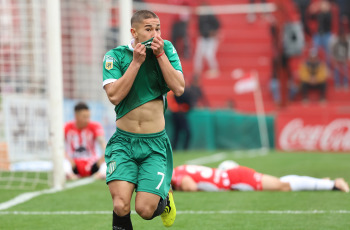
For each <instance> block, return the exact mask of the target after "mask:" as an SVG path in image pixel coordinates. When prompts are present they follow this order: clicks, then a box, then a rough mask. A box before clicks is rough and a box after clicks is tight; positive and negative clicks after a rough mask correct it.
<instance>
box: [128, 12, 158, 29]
mask: <svg viewBox="0 0 350 230" xmlns="http://www.w3.org/2000/svg"><path fill="white" fill-rule="evenodd" d="M148 18H158V16H157V15H156V14H155V13H153V12H152V11H149V10H139V11H136V12H135V13H134V15H133V16H132V17H131V26H132V25H133V24H134V23H140V22H142V21H143V20H145V19H148Z"/></svg>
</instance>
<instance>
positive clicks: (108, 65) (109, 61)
mask: <svg viewBox="0 0 350 230" xmlns="http://www.w3.org/2000/svg"><path fill="white" fill-rule="evenodd" d="M105 68H106V69H108V70H110V69H113V59H107V60H106V65H105Z"/></svg>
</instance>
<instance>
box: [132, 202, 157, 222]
mask: <svg viewBox="0 0 350 230" xmlns="http://www.w3.org/2000/svg"><path fill="white" fill-rule="evenodd" d="M156 208H157V207H155V206H152V205H143V206H141V205H135V211H136V212H137V214H139V215H140V216H141V217H142V218H143V219H145V220H150V219H152V217H153V213H154V211H155V210H156Z"/></svg>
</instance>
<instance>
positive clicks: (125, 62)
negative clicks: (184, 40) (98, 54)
mask: <svg viewBox="0 0 350 230" xmlns="http://www.w3.org/2000/svg"><path fill="white" fill-rule="evenodd" d="M133 51H134V49H133V47H132V45H131V44H129V45H125V46H118V47H117V48H114V49H112V50H110V51H108V52H107V53H106V55H105V56H104V59H103V86H105V85H107V84H109V83H112V82H114V81H117V80H118V79H119V78H121V77H122V76H123V75H124V74H125V72H126V70H127V69H128V67H129V65H130V63H131V61H132V59H133ZM164 51H165V54H166V56H167V57H168V59H169V61H170V63H171V65H172V66H173V67H174V69H175V70H178V71H180V72H181V73H182V67H181V62H180V59H179V56H178V55H177V52H176V50H175V48H174V46H173V44H171V42H170V41H167V40H164ZM169 90H170V89H169V88H168V86H167V84H166V82H165V80H164V77H163V74H162V71H161V69H160V66H159V64H158V61H157V58H156V57H155V55H154V54H153V51H152V49H149V48H147V49H146V59H145V61H144V62H143V63H142V65H141V67H140V69H139V71H138V73H137V75H136V78H135V81H134V83H133V85H132V87H131V89H130V91H129V93H128V95H127V96H126V97H125V98H124V99H123V100H122V101H121V102H120V103H119V104H118V105H116V106H115V109H114V110H115V112H116V115H117V119H119V118H121V117H123V116H124V115H125V114H127V113H128V112H130V111H131V110H133V109H135V108H137V107H138V106H140V105H143V104H145V103H147V102H149V101H151V100H154V99H156V98H159V97H163V100H164V105H166V94H167V92H169Z"/></svg>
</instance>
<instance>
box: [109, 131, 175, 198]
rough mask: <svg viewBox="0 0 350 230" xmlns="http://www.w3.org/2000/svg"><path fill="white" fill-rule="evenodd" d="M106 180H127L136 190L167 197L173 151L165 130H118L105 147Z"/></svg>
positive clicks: (171, 171) (171, 172)
mask: <svg viewBox="0 0 350 230" xmlns="http://www.w3.org/2000/svg"><path fill="white" fill-rule="evenodd" d="M105 160H106V163H107V173H106V183H107V184H108V182H110V181H113V180H122V181H128V182H131V183H133V184H135V185H136V191H137V192H139V191H142V192H149V193H153V194H156V195H159V196H160V197H162V198H163V199H165V198H166V196H167V194H168V192H169V189H170V182H171V177H172V174H173V153H172V149H171V145H170V141H169V138H168V135H167V134H166V132H165V130H163V131H162V132H159V133H151V134H136V133H129V132H126V131H123V130H121V129H117V131H116V132H115V133H114V134H113V136H112V137H111V139H110V140H109V142H108V144H107V146H106V152H105Z"/></svg>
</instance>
